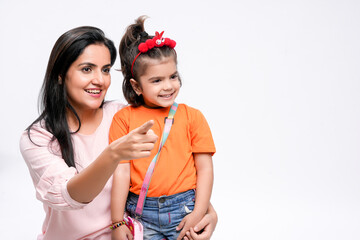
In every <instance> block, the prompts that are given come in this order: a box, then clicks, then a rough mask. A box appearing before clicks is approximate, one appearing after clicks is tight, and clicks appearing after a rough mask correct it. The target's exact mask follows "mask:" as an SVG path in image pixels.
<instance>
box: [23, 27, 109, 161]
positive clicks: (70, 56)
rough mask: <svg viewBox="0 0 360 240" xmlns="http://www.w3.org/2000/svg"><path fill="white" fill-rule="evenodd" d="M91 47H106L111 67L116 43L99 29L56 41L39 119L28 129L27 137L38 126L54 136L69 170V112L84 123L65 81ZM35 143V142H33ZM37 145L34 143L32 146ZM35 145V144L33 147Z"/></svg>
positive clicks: (71, 33)
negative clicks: (87, 48) (81, 56)
mask: <svg viewBox="0 0 360 240" xmlns="http://www.w3.org/2000/svg"><path fill="white" fill-rule="evenodd" d="M91 44H103V45H105V46H106V47H107V48H108V49H109V51H110V56H111V65H113V64H114V62H115V59H116V48H115V46H114V43H113V42H112V41H111V40H109V39H107V38H106V37H105V34H104V32H103V31H102V30H100V29H98V28H96V27H90V26H84V27H78V28H74V29H71V30H69V31H67V32H65V33H64V34H63V35H61V36H60V37H59V39H58V40H57V41H56V43H55V45H54V47H53V49H52V51H51V54H50V58H49V62H48V65H47V69H46V73H45V78H44V82H43V85H42V88H41V92H40V95H39V109H40V111H41V114H40V116H39V117H38V118H37V119H36V120H35V121H34V122H33V123H32V124H31V125H30V126H29V127H28V128H27V132H28V136H29V138H30V140H31V137H30V130H31V128H32V127H33V125H34V124H35V123H37V122H40V121H41V123H44V125H45V128H46V130H48V131H49V132H51V133H52V134H53V138H52V140H51V142H50V143H49V147H50V144H51V143H52V142H53V141H54V140H57V141H58V143H59V146H60V150H61V155H62V158H63V159H64V160H65V162H66V164H67V165H68V166H69V167H75V161H74V148H73V145H72V141H71V134H72V133H71V132H70V130H69V126H68V122H67V118H66V112H67V110H70V111H71V112H72V113H73V114H74V115H75V117H76V118H77V120H78V123H79V127H78V129H77V130H76V131H75V133H76V132H78V131H79V129H80V127H81V122H80V118H79V116H78V114H77V113H76V111H75V109H74V108H73V107H72V106H71V104H70V103H69V101H68V98H67V93H66V87H65V77H66V73H67V71H68V69H69V67H70V65H71V64H72V63H73V62H74V61H75V60H76V59H77V58H78V57H79V56H80V55H81V54H82V52H83V51H84V49H85V48H86V47H87V46H89V45H91ZM31 141H32V140H31ZM33 143H34V142H33ZM34 144H36V143H34Z"/></svg>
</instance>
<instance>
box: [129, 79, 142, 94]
mask: <svg viewBox="0 0 360 240" xmlns="http://www.w3.org/2000/svg"><path fill="white" fill-rule="evenodd" d="M130 83H131V86H132V88H133V89H134V91H135V93H136V94H137V95H138V96H140V95H141V93H142V90H141V87H140V84H139V83H138V82H137V81H136V80H135V79H133V78H131V79H130Z"/></svg>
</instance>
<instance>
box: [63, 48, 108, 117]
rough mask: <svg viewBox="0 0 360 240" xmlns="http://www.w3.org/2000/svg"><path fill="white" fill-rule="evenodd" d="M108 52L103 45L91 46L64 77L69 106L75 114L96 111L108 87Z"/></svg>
mask: <svg viewBox="0 0 360 240" xmlns="http://www.w3.org/2000/svg"><path fill="white" fill-rule="evenodd" d="M110 68H111V60H110V51H109V49H108V48H107V47H106V46H105V45H103V44H91V45H89V46H87V47H86V48H85V49H84V51H83V52H82V54H81V55H80V56H79V57H78V58H77V59H76V60H75V62H73V63H72V64H71V65H70V67H69V69H68V71H67V73H66V77H65V87H66V92H67V97H68V100H69V102H70V104H71V105H72V106H73V107H74V108H75V110H76V111H77V112H80V111H84V110H85V111H86V110H96V109H98V108H99V107H100V106H101V103H102V102H103V100H104V97H105V94H106V91H107V89H108V88H109V86H110V82H111V77H110Z"/></svg>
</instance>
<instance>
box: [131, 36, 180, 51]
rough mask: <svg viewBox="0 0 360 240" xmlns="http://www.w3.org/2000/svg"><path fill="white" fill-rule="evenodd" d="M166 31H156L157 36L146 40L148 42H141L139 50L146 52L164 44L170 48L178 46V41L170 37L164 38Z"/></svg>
mask: <svg viewBox="0 0 360 240" xmlns="http://www.w3.org/2000/svg"><path fill="white" fill-rule="evenodd" d="M163 34H164V31H162V32H161V33H159V32H155V36H154V37H153V38H152V39H148V40H146V42H143V43H140V44H139V47H138V49H139V51H140V52H142V53H144V52H147V51H149V50H150V49H152V48H154V47H162V46H169V47H170V48H174V47H175V46H176V42H175V41H174V40H171V39H170V38H163V37H162V35H163Z"/></svg>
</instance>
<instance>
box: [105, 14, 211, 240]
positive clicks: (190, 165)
mask: <svg viewBox="0 0 360 240" xmlns="http://www.w3.org/2000/svg"><path fill="white" fill-rule="evenodd" d="M144 21H145V18H144V17H140V18H138V19H137V20H136V22H135V24H132V25H130V26H129V27H128V28H127V31H126V33H125V35H124V36H123V38H122V40H121V42H120V49H119V52H120V58H121V69H122V72H123V75H124V82H123V92H124V95H125V98H126V100H127V101H128V102H129V103H130V106H128V107H126V108H124V109H122V110H120V111H119V112H118V113H116V114H115V116H114V118H113V122H112V124H111V127H110V133H109V138H110V142H112V141H115V140H116V139H118V138H119V137H121V136H123V135H126V134H127V133H129V132H130V131H132V130H133V129H135V128H137V127H138V126H141V124H143V123H144V122H147V121H149V120H154V126H153V128H152V130H153V131H154V132H155V134H157V135H158V136H159V137H160V136H161V135H162V132H163V129H164V125H165V123H164V119H165V117H167V116H168V113H169V110H170V108H171V106H172V105H173V103H174V101H175V99H176V96H177V95H178V93H179V90H180V87H181V80H180V77H179V73H178V71H177V55H176V52H175V50H174V47H175V45H176V43H175V41H173V40H171V39H169V38H163V37H162V34H163V33H160V34H159V33H158V32H157V33H156V35H155V36H148V34H147V33H146V32H145V31H144ZM159 144H160V141H157V143H156V144H155V149H158V148H159ZM214 153H215V146H214V142H213V139H212V135H211V132H210V128H209V126H208V124H207V122H206V119H205V118H204V116H203V115H202V114H201V112H200V111H198V110H196V109H194V108H191V107H189V106H187V105H185V104H179V105H178V108H177V111H176V114H175V116H174V121H173V125H172V128H171V131H170V134H169V136H168V138H167V140H166V142H165V144H164V146H163V147H162V149H161V152H160V155H159V157H158V160H157V163H156V166H155V169H154V172H153V175H152V178H151V182H150V185H149V189H148V192H147V198H146V200H145V204H144V207H143V212H142V215H141V217H140V219H139V220H140V221H141V222H142V224H143V226H144V239H164V238H166V239H182V238H183V236H184V233H185V232H186V231H188V230H189V229H190V228H191V227H194V226H195V224H196V223H197V222H199V221H200V219H201V218H202V217H203V216H204V215H205V213H206V211H207V209H208V207H209V204H210V196H211V191H212V185H213V166H212V155H213V154H214ZM156 154H157V151H152V154H151V156H150V157H148V158H146V159H142V160H141V161H139V160H135V161H131V162H129V163H123V164H119V165H118V167H117V169H116V171H115V173H114V178H113V188H112V202H111V214H112V221H113V222H114V225H116V223H118V222H121V221H122V220H123V215H124V209H125V208H126V210H127V211H128V212H129V213H130V215H131V216H132V217H135V210H136V206H137V202H138V198H139V194H140V191H141V188H142V184H143V181H144V177H145V174H146V172H147V169H148V167H149V164H150V162H151V161H152V159H153V157H154V156H155V155H156ZM129 185H130V192H129ZM195 190H196V191H195ZM128 192H129V194H128ZM127 195H128V196H127ZM125 206H126V207H125ZM137 217H138V216H137ZM179 224H180V227H182V231H181V232H180V230H181V229H179V228H177V226H178V225H179ZM118 225H119V224H117V225H116V226H118ZM112 236H113V239H132V236H131V233H130V231H129V229H128V228H127V227H126V226H120V227H116V228H115V229H114V230H113V233H112Z"/></svg>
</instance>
